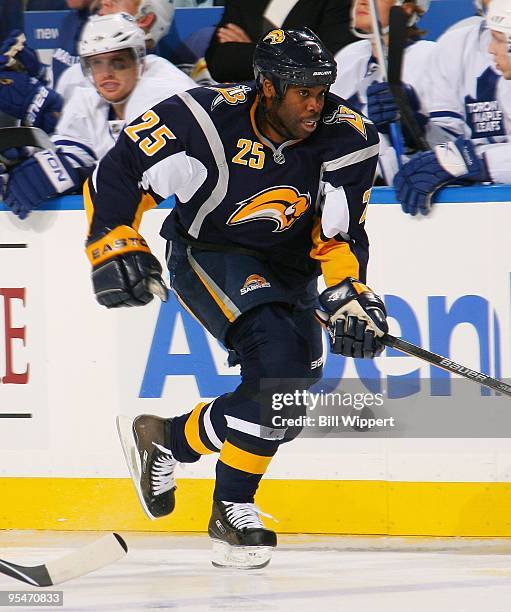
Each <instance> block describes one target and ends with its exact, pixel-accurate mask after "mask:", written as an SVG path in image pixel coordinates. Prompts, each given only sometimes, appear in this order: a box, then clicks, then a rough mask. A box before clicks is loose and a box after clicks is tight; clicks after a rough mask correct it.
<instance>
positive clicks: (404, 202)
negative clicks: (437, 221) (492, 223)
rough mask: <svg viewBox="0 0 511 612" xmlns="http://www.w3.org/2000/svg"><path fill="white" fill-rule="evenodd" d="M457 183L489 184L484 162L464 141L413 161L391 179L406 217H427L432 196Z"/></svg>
mask: <svg viewBox="0 0 511 612" xmlns="http://www.w3.org/2000/svg"><path fill="white" fill-rule="evenodd" d="M457 179H471V180H473V181H482V182H485V181H490V180H491V178H490V176H489V173H488V169H487V167H486V163H485V161H484V158H479V157H478V156H477V154H476V152H475V148H474V145H473V143H472V142H471V141H470V140H465V139H463V138H458V139H457V140H455V141H454V142H447V143H445V144H441V145H437V146H436V147H435V148H434V150H433V151H426V152H424V153H418V154H417V155H415V156H414V157H412V159H411V160H410V161H409V162H408V163H407V164H406V165H404V166H403V167H402V168H401V170H400V171H399V172H398V173H397V174H396V176H395V177H394V187H395V189H396V196H397V199H398V201H399V202H400V203H401V207H402V209H403V211H404V212H405V213H408V214H410V215H416V214H417V212H420V213H421V214H423V215H427V214H428V213H429V211H430V210H431V206H432V198H433V195H434V194H435V192H436V191H437V190H438V189H439V188H440V187H442V186H443V185H446V184H447V183H451V182H453V181H455V180H457Z"/></svg>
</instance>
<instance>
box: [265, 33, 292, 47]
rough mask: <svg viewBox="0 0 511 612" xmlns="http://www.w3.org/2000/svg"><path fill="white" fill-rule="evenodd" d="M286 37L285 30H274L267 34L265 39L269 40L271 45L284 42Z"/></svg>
mask: <svg viewBox="0 0 511 612" xmlns="http://www.w3.org/2000/svg"><path fill="white" fill-rule="evenodd" d="M285 38H286V35H285V34H284V30H272V31H271V32H268V34H266V36H265V37H264V38H263V40H264V41H265V42H269V43H270V45H280V43H283V42H284V40H285Z"/></svg>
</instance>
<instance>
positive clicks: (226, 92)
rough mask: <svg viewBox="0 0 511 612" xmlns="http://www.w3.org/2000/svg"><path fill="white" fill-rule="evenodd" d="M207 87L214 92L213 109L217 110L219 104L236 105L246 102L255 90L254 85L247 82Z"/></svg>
mask: <svg viewBox="0 0 511 612" xmlns="http://www.w3.org/2000/svg"><path fill="white" fill-rule="evenodd" d="M207 89H209V90H211V91H212V92H214V94H216V95H214V96H213V99H212V101H211V107H210V108H211V110H212V111H213V110H215V108H218V107H219V106H223V105H226V104H227V105H229V106H236V105H238V104H244V103H245V102H247V101H248V99H249V97H250V96H249V94H250V92H251V91H252V90H253V87H251V86H250V85H246V84H237V85H226V86H225V87H224V86H222V85H219V86H211V87H208V88H207Z"/></svg>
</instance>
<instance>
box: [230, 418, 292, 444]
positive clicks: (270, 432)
mask: <svg viewBox="0 0 511 612" xmlns="http://www.w3.org/2000/svg"><path fill="white" fill-rule="evenodd" d="M225 420H226V421H227V427H229V428H230V429H235V430H236V431H241V432H243V433H246V434H249V435H250V436H254V437H255V438H261V439H262V440H283V439H284V436H285V435H286V431H287V428H284V429H278V428H276V427H274V428H271V427H265V426H264V425H259V423H251V422H250V421H244V420H243V419H238V418H237V417H233V416H226V417H225Z"/></svg>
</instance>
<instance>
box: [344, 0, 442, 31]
mask: <svg viewBox="0 0 511 612" xmlns="http://www.w3.org/2000/svg"><path fill="white" fill-rule="evenodd" d="M407 2H408V3H413V4H415V6H416V7H417V8H418V9H420V14H417V13H415V12H414V13H413V14H412V15H411V16H410V18H409V19H408V26H409V27H411V26H413V25H415V24H416V23H417V21H418V20H419V19H420V18H421V16H422V15H424V13H426V12H427V10H428V9H429V5H430V4H431V0H394V4H393V6H402V5H403V4H405V3H407ZM355 3H356V0H353V2H352V8H351V24H352V25H351V31H352V32H353V34H355V36H357V37H358V38H372V36H373V35H372V34H370V33H368V32H362V31H361V30H357V28H356V27H355ZM377 10H378V9H377ZM388 31H389V29H388V27H386V28H384V29H383V31H382V34H388Z"/></svg>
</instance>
